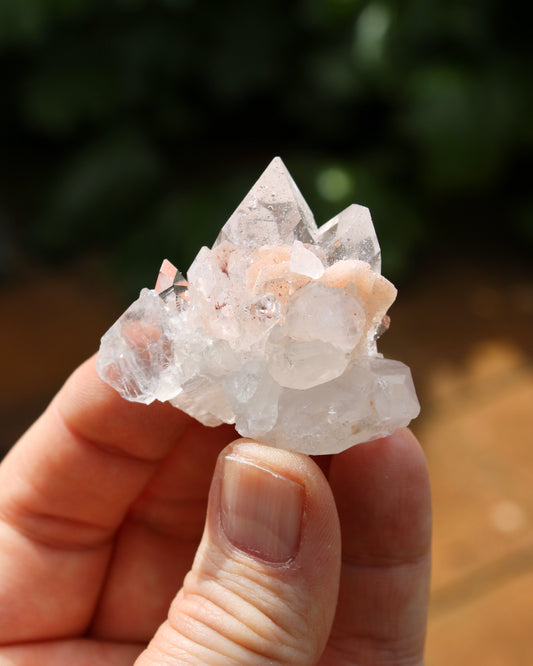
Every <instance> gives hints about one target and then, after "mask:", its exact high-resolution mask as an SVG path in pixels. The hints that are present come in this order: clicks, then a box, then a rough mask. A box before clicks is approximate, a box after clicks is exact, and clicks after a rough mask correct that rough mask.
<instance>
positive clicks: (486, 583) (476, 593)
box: [0, 264, 533, 666]
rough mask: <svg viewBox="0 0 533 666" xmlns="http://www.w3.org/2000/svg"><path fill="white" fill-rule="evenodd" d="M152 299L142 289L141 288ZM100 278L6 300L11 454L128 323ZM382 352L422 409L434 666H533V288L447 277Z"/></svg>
mask: <svg viewBox="0 0 533 666" xmlns="http://www.w3.org/2000/svg"><path fill="white" fill-rule="evenodd" d="M140 286H141V285H140ZM123 305H124V304H123V303H121V301H120V298H119V297H118V295H117V294H116V293H114V292H113V291H112V290H110V288H109V286H108V285H106V284H105V283H103V282H102V281H99V280H98V279H94V276H93V275H92V274H91V268H90V266H82V267H80V268H77V269H69V270H63V271H61V272H57V273H55V274H47V273H42V272H39V271H37V272H33V273H29V274H28V276H27V278H26V279H22V280H20V281H19V282H18V283H16V284H11V285H9V286H5V287H4V288H0V322H1V326H0V376H1V377H2V381H1V382H0V418H1V419H2V425H3V427H2V435H1V439H0V448H2V449H4V450H6V449H7V448H8V447H9V445H10V444H11V443H12V442H13V441H14V440H15V439H16V437H17V436H18V435H19V434H20V433H21V432H22V431H23V430H24V429H25V428H26V427H27V425H29V423H31V422H32V420H33V419H34V418H35V417H36V416H37V415H38V414H39V413H40V411H41V410H42V409H43V407H44V406H45V405H46V404H47V402H48V401H49V399H50V397H51V396H52V395H53V393H54V392H55V391H56V390H57V389H58V388H59V386H60V385H61V383H62V382H63V381H64V379H65V378H66V377H67V376H68V374H69V373H70V371H71V370H72V369H73V368H74V367H75V366H76V365H77V364H78V363H80V362H81V361H82V360H83V359H84V358H85V357H87V356H88V355H89V354H91V353H93V352H94V351H96V349H97V347H98V341H99V337H100V335H102V333H103V332H104V331H105V330H106V329H107V328H108V326H109V325H110V324H111V323H112V322H113V320H114V319H115V318H116V317H117V316H118V315H119V314H120V312H121V311H122V309H123ZM390 314H391V317H392V325H391V330H390V331H389V332H388V333H387V334H386V335H385V336H384V338H383V340H382V344H381V349H382V351H383V352H384V353H385V355H386V356H390V357H392V358H397V359H399V360H402V361H404V362H406V363H407V364H409V365H410V366H411V368H412V370H413V375H414V378H415V384H416V386H417V389H418V391H419V396H420V400H421V403H422V415H421V417H420V418H419V419H418V420H417V422H416V423H415V424H413V427H414V430H415V432H416V433H417V435H418V436H419V438H420V439H421V441H422V444H423V446H424V449H425V451H426V455H427V458H428V463H429V468H430V474H431V480H432V488H433V502H434V542H433V543H434V545H433V551H434V567H433V582H432V603H431V610H430V622H429V635H428V645H427V664H428V666H450V665H455V664H468V666H530V665H531V664H532V663H533V637H532V636H531V627H530V625H531V618H532V617H533V530H532V526H533V493H532V492H531V489H532V488H533V436H532V432H533V334H532V330H533V277H532V276H531V275H528V274H524V273H520V272H518V271H516V270H513V269H509V268H508V267H503V266H498V265H495V266H487V265H484V266H481V265H480V266H477V267H476V266H474V267H472V266H471V265H466V264H464V265H459V266H457V265H452V264H450V265H444V264H441V265H439V266H436V267H434V269H433V270H432V271H431V273H430V274H429V275H428V276H427V279H421V280H419V281H418V282H417V281H414V282H413V283H412V284H411V285H409V286H408V287H406V288H404V289H403V290H401V291H400V294H399V299H398V302H397V303H396V304H395V305H394V306H393V308H392V310H391V313H390Z"/></svg>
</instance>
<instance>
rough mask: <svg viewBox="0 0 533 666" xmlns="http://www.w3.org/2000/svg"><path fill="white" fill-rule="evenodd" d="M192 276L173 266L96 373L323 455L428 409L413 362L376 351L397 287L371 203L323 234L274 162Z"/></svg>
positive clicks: (201, 415)
mask: <svg viewBox="0 0 533 666" xmlns="http://www.w3.org/2000/svg"><path fill="white" fill-rule="evenodd" d="M187 277H188V280H189V282H186V281H185V280H184V278H183V276H182V275H181V273H180V272H179V271H178V270H177V268H176V267H175V266H173V265H172V264H171V263H170V262H169V261H168V260H165V261H164V262H163V264H162V266H161V270H160V273H159V277H158V279H157V284H156V289H155V290H148V289H144V290H143V291H142V292H141V295H140V297H139V299H138V300H137V301H136V302H135V303H133V305H132V306H131V307H130V308H129V309H128V310H127V311H126V312H125V313H124V315H122V317H120V318H119V320H118V321H117V322H116V323H115V324H114V326H112V327H111V329H110V330H109V331H108V332H107V333H106V334H105V335H104V337H103V338H102V343H101V346H100V352H99V354H98V360H97V369H98V372H99V374H100V376H101V377H102V378H103V379H104V380H105V381H107V382H108V383H109V384H111V386H113V387H114V388H116V390H117V391H119V393H120V394H121V395H122V396H123V397H125V398H127V399H128V400H135V401H137V402H144V403H150V402H152V401H153V400H167V401H169V402H170V403H171V404H172V405H174V406H175V407H177V408H178V409H181V410H183V411H184V412H187V413H188V414H190V415H191V416H192V417H194V418H195V419H197V420H198V421H200V422H201V423H203V424H204V425H208V426H217V425H219V424H221V423H234V424H235V427H236V429H237V431H238V432H239V433H240V434H241V435H243V436H244V437H252V438H254V439H257V440H258V441H261V442H264V443H266V444H270V445H272V446H278V447H281V448H286V449H291V450H294V451H301V452H303V453H312V454H319V453H337V452H339V451H342V450H344V449H346V448H348V447H350V446H353V445H354V444H358V443H359V442H363V441H366V440H368V439H374V438H377V437H382V436H384V435H387V434H389V433H391V432H392V431H393V430H395V429H396V428H398V427H400V426H405V425H407V424H408V423H409V422H410V420H411V419H412V418H414V417H415V416H417V415H418V412H419V409H420V407H419V404H418V400H417V398H416V393H415V390H414V386H413V382H412V379H411V374H410V372H409V368H407V366H405V365H403V363H400V362H398V361H391V360H387V359H384V358H382V357H381V355H380V354H378V351H377V347H376V340H377V338H378V337H379V335H380V334H381V333H382V332H383V331H384V330H386V328H387V327H388V323H389V318H388V316H387V314H386V312H387V309H388V308H389V306H390V305H391V304H392V302H393V301H394V299H395V297H396V289H395V287H394V285H392V284H391V283H390V282H389V281H388V280H387V279H386V278H384V277H382V276H381V275H380V250H379V245H378V241H377V238H376V233H375V231H374V227H373V225H372V220H371V217H370V213H369V211H368V209H367V208H364V207H363V206H356V205H353V206H349V207H348V208H347V209H346V210H344V211H342V212H341V213H339V215H337V216H336V217H335V218H333V220H330V222H328V223H326V224H325V225H324V226H322V227H321V228H320V229H319V230H317V228H316V225H315V223H314V220H313V216H312V214H311V211H310V210H309V208H308V206H307V204H306V203H305V201H304V199H303V197H302V195H301V194H300V192H299V190H298V188H297V187H296V185H295V184H294V181H293V180H292V178H291V176H290V174H289V172H288V171H287V169H286V168H285V165H284V164H283V162H282V161H281V160H280V159H279V158H275V159H274V160H273V161H272V163H271V164H270V165H269V167H268V168H267V169H266V171H265V172H264V173H263V175H262V176H261V178H260V179H259V181H258V182H257V183H256V184H255V185H254V187H253V188H252V189H251V191H250V192H249V194H248V195H247V196H246V198H245V199H244V201H243V202H242V203H241V205H240V206H239V208H238V209H237V210H236V211H235V213H234V214H233V215H232V216H231V218H230V219H229V220H228V222H227V223H226V225H225V226H224V227H223V229H222V231H221V232H220V235H219V237H218V239H217V241H216V242H215V244H214V245H213V248H212V249H209V248H207V247H203V248H202V249H201V250H200V251H199V253H198V255H197V257H196V259H195V260H194V262H193V263H192V265H191V267H190V269H189V271H188V273H187Z"/></svg>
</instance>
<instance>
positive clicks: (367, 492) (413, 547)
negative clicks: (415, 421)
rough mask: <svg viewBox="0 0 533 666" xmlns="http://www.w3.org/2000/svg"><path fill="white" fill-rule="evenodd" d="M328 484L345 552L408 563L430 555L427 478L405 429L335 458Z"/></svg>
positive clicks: (422, 460) (416, 447) (415, 444)
mask: <svg viewBox="0 0 533 666" xmlns="http://www.w3.org/2000/svg"><path fill="white" fill-rule="evenodd" d="M329 479H330V483H331V486H332V489H333V493H334V495H335V500H336V502H337V508H338V511H339V518H340V521H341V526H342V531H343V544H344V550H346V551H348V552H352V553H353V552H357V553H359V554H360V556H361V557H362V558H363V559H364V558H366V557H368V558H372V557H383V558H385V559H387V558H389V557H391V558H397V559H401V558H407V559H409V558H411V557H413V558H414V557H417V556H419V555H422V554H424V553H426V552H428V551H429V548H430V541H431V498H430V484H429V474H428V469H427V465H426V460H425V456H424V452H423V450H422V448H421V446H420V444H419V442H418V440H417V438H416V437H415V436H414V435H413V433H412V432H411V431H410V430H409V429H408V428H401V429H398V430H396V431H395V432H394V433H392V434H391V435H388V436H387V437H383V438H381V439H376V440H373V441H370V442H365V443H364V444H358V445H356V446H354V447H352V448H351V449H349V450H347V451H344V452H343V453H341V454H339V455H338V456H336V457H335V458H334V460H333V461H332V465H331V469H330V475H329Z"/></svg>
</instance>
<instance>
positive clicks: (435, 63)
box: [0, 0, 533, 297]
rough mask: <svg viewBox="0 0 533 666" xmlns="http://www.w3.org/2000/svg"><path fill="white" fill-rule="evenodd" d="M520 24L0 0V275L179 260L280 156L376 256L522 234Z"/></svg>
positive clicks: (275, 8) (452, 11) (404, 6)
mask: <svg viewBox="0 0 533 666" xmlns="http://www.w3.org/2000/svg"><path fill="white" fill-rule="evenodd" d="M530 39H531V34H530V23H529V22H528V21H526V20H525V17H523V16H520V14H519V12H517V11H516V8H513V10H512V11H510V9H509V3H508V2H503V1H496V0H471V1H468V2H465V1H464V0H406V1H405V2H401V3H398V2H395V1H386V0H385V1H380V2H365V1H362V0H298V1H296V2H286V1H285V0H255V1H254V2H249V1H248V0H230V1H228V2H206V1H203V2H202V1H198V0H196V1H195V0H3V1H2V2H1V3H0V73H1V75H2V88H1V90H2V93H1V104H0V141H1V167H0V168H1V178H0V247H1V254H0V274H1V275H2V276H3V278H4V279H5V280H8V281H9V280H10V279H13V276H15V275H16V274H17V272H18V271H20V270H21V269H22V268H23V267H24V266H27V265H28V262H31V263H33V262H38V264H39V266H40V267H46V266H57V265H58V264H61V263H63V264H65V263H72V262H73V261H75V259H76V257H78V256H80V255H87V253H89V252H91V253H92V254H93V256H95V257H96V258H97V259H98V261H97V262H96V265H98V267H99V269H100V270H104V271H109V274H110V275H111V276H113V277H114V279H115V280H117V281H118V283H119V285H120V288H121V289H122V290H123V292H124V293H125V294H126V295H127V296H128V297H131V296H132V295H134V294H135V293H136V292H137V291H138V289H139V286H140V285H143V284H150V283H151V282H152V280H153V275H154V272H155V271H156V269H157V267H158V264H159V261H160V259H161V256H162V254H165V255H168V256H169V257H170V258H172V259H173V260H174V263H177V264H178V265H179V266H180V267H181V268H182V270H184V269H186V268H187V266H188V265H189V264H190V262H191V260H192V258H193V257H194V255H195V254H196V252H197V250H198V248H199V246H201V245H202V244H211V242H212V240H213V239H214V237H215V235H216V230H217V229H218V228H219V227H220V226H221V224H222V223H223V222H224V221H225V220H226V219H227V217H228V216H229V214H230V213H231V211H232V210H233V208H234V207H235V206H236V204H237V203H238V202H239V201H240V200H241V199H242V196H243V195H244V193H245V192H246V191H247V189H248V188H249V186H250V185H251V183H252V182H253V181H254V180H255V179H256V178H257V176H258V175H259V173H260V172H261V171H262V170H263V168H264V167H265V166H266V164H267V163H268V162H269V161H270V159H271V158H272V156H274V155H275V154H279V155H281V156H282V158H283V159H284V160H285V162H286V164H287V165H288V167H289V169H290V170H291V172H292V173H293V176H294V178H295V180H296V181H297V183H298V184H299V186H300V189H301V190H302V191H303V193H304V196H306V198H308V200H309V203H310V205H311V207H312V208H313V210H314V211H315V215H316V218H317V221H318V222H319V223H321V222H323V221H325V220H326V219H329V217H332V216H333V215H334V214H335V213H336V212H337V211H338V210H339V209H340V208H342V207H344V206H345V205H347V204H349V203H351V202H353V201H356V202H359V203H363V204H365V205H367V206H369V207H370V208H371V211H372V214H373V217H374V220H375V223H376V227H377V230H378V235H379V237H380V240H381V244H382V248H383V258H384V272H385V273H386V274H387V275H389V276H390V277H391V278H393V279H396V280H398V279H399V280H403V279H406V278H409V277H415V276H416V272H417V270H418V269H419V268H421V267H424V268H425V264H424V261H425V259H426V258H427V256H428V254H430V255H431V256H432V260H431V262H433V260H434V256H435V253H436V252H438V253H439V254H446V253H453V254H454V255H455V256H458V255H461V256H465V255H466V256H468V255H470V254H476V255H479V254H483V253H484V254H485V255H489V256H490V254H491V252H493V251H494V249H496V250H497V252H498V255H501V254H502V253H503V254H507V255H512V256H513V257H514V258H516V259H518V258H519V257H526V258H527V256H528V253H529V252H530V251H531V245H532V242H533V204H532V198H531V188H530V179H531V166H532V164H531V163H532V154H531V144H532V142H533V126H532V123H531V112H532V109H533V100H532V87H531V83H530V81H531V64H532V63H531V50H530Z"/></svg>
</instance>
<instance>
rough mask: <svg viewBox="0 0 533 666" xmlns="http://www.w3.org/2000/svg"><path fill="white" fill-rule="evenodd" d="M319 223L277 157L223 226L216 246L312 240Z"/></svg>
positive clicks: (277, 243)
mask: <svg viewBox="0 0 533 666" xmlns="http://www.w3.org/2000/svg"><path fill="white" fill-rule="evenodd" d="M315 233H316V224H315V220H314V217H313V213H312V212H311V209H310V208H309V206H308V205H307V202H306V201H305V199H304V198H303V196H302V194H301V192H300V190H299V189H298V187H297V185H296V183H295V182H294V180H293V179H292V176H291V175H290V173H289V172H288V170H287V167H286V166H285V165H284V164H283V162H282V161H281V158H279V157H275V158H274V159H273V160H272V162H270V164H269V165H268V167H267V168H266V169H265V171H264V172H263V174H262V175H261V177H260V178H259V180H258V181H257V183H256V184H255V185H254V186H253V187H252V189H251V190H250V191H249V192H248V194H247V195H246V196H245V198H244V199H243V201H242V202H241V204H240V205H239V207H238V208H237V210H236V211H235V212H234V213H233V215H232V216H231V217H230V218H229V220H228V221H227V222H226V224H225V225H224V226H223V228H222V231H221V232H220V234H219V236H218V238H217V240H216V241H215V244H214V245H213V249H215V248H216V247H217V246H218V245H220V244H221V243H223V242H224V241H228V242H230V243H231V244H233V245H236V246H238V247H245V248H251V247H256V246H259V245H285V244H291V243H292V242H293V241H294V240H296V239H297V240H300V241H303V242H304V243H310V242H312V241H313V239H314V236H315Z"/></svg>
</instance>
